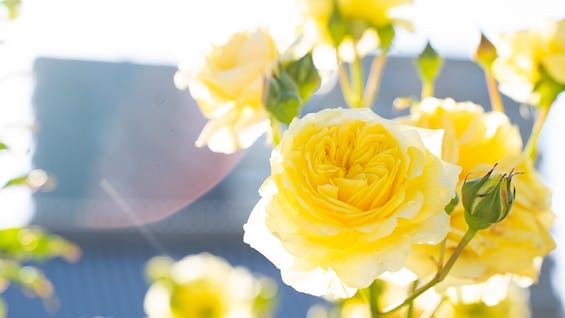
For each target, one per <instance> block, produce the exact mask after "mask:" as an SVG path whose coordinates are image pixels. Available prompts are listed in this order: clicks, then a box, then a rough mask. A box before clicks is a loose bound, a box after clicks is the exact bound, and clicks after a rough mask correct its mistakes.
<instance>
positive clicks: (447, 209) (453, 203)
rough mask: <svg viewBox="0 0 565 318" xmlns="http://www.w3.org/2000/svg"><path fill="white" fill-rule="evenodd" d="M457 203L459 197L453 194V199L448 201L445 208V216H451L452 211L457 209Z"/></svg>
mask: <svg viewBox="0 0 565 318" xmlns="http://www.w3.org/2000/svg"><path fill="white" fill-rule="evenodd" d="M458 203H459V196H458V195H457V194H455V196H454V197H453V199H451V201H449V203H448V204H447V205H446V206H445V213H447V215H451V213H453V210H455V207H457V204H458Z"/></svg>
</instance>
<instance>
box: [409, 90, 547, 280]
mask: <svg viewBox="0 0 565 318" xmlns="http://www.w3.org/2000/svg"><path fill="white" fill-rule="evenodd" d="M401 121H402V122H408V123H411V124H414V125H415V126H419V127H422V128H434V129H435V128H441V127H444V129H445V137H444V152H443V156H444V157H443V159H444V160H446V161H448V162H451V163H454V164H458V165H460V166H462V168H463V170H462V172H461V175H460V184H459V186H460V185H461V183H462V182H463V180H464V178H465V177H467V176H470V177H477V176H481V175H484V174H485V173H486V172H488V171H489V170H490V169H491V168H492V166H493V164H495V163H499V165H498V167H497V169H496V170H497V171H500V172H506V173H508V172H510V171H511V170H512V169H513V168H514V169H515V171H519V172H523V174H520V175H517V176H516V177H514V178H513V184H514V185H515V187H516V201H515V202H514V205H513V207H512V209H511V211H510V213H509V215H508V217H507V218H506V219H505V220H503V221H502V222H500V223H498V224H496V225H493V226H491V227H490V228H488V229H486V230H483V231H480V232H479V233H478V234H477V235H476V236H475V238H474V239H473V240H472V241H471V243H470V244H469V245H468V246H467V247H466V248H465V250H464V252H463V254H462V256H461V257H460V259H458V260H457V263H456V264H455V267H454V268H453V269H452V271H451V272H450V281H451V282H455V281H457V280H461V281H462V282H467V283H469V282H477V281H478V282H482V281H485V280H486V279H488V278H489V277H491V276H492V275H495V274H513V275H515V276H516V277H519V278H525V280H524V282H525V283H531V282H533V281H535V280H536V279H537V275H538V270H539V265H540V264H541V259H542V258H543V257H544V256H545V255H547V254H548V253H549V252H550V251H551V250H552V249H553V248H554V246H555V243H554V242H553V239H552V238H551V236H550V233H549V228H550V226H551V224H552V220H553V213H552V211H551V207H550V196H551V194H550V191H549V190H548V189H547V187H546V186H545V185H544V184H543V182H542V181H541V179H540V178H539V176H538V175H537V172H536V170H535V169H534V167H533V166H532V163H531V161H530V160H529V159H527V158H526V157H524V156H522V155H521V154H520V151H521V139H520V135H519V132H518V130H517V129H516V128H515V127H513V126H511V125H510V122H509V120H508V119H507V118H506V116H504V115H502V114H500V113H498V112H496V113H486V114H485V113H484V112H483V111H482V108H481V107H480V106H478V105H475V104H471V103H455V102H454V101H452V100H443V101H441V100H436V99H427V100H425V101H424V102H423V103H422V105H421V106H420V107H418V108H415V109H414V110H413V113H412V114H411V116H410V117H409V118H403V119H401ZM450 224H451V229H450V232H449V234H448V239H447V250H448V252H451V251H452V250H453V249H454V248H455V246H456V244H457V243H458V242H459V241H460V240H461V237H462V236H463V234H464V233H465V231H466V230H467V224H466V222H465V217H464V210H463V207H462V205H461V203H459V205H458V206H457V207H456V209H455V210H454V211H453V213H452V214H451V219H450ZM438 249H439V247H438V246H436V247H431V246H418V247H416V248H415V249H414V253H412V254H411V257H410V261H409V267H410V269H412V270H413V271H414V272H416V273H418V274H419V275H421V276H427V275H431V274H433V273H435V271H436V269H437V267H436V264H435V263H434V262H433V261H432V258H434V257H436V256H437V255H439V250H438Z"/></svg>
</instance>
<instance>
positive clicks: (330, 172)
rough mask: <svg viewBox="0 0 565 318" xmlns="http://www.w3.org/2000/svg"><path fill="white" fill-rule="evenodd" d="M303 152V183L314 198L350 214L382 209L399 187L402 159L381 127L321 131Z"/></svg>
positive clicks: (359, 123)
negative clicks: (305, 164) (310, 188)
mask: <svg viewBox="0 0 565 318" xmlns="http://www.w3.org/2000/svg"><path fill="white" fill-rule="evenodd" d="M305 148H306V149H305V153H306V158H305V159H306V161H307V162H308V166H309V169H308V171H307V173H306V178H307V179H308V180H306V181H307V182H308V183H309V184H311V185H312V186H313V187H315V189H314V190H315V192H316V193H315V195H318V196H322V197H325V198H328V199H330V200H333V201H337V202H336V204H338V205H340V203H341V204H346V205H348V206H351V207H355V208H356V209H353V210H352V209H349V210H350V211H353V212H360V213H363V212H366V211H369V210H372V209H375V208H378V207H381V206H383V205H384V204H386V203H387V202H388V201H389V199H390V196H391V192H392V190H393V189H394V187H395V185H396V184H398V180H397V179H398V171H399V168H400V167H401V166H402V157H403V156H402V154H401V151H400V147H399V145H398V143H397V141H396V139H395V138H393V137H392V136H391V134H390V133H389V132H388V131H387V130H386V129H385V128H384V127H383V126H382V125H374V124H370V123H367V122H363V121H355V122H350V123H348V124H346V125H340V126H329V127H324V128H322V130H320V131H319V132H318V134H317V136H313V138H311V139H310V140H309V141H308V143H307V144H306V145H305ZM349 214H351V213H349Z"/></svg>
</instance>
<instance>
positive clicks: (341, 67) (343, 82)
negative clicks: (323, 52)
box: [335, 49, 351, 104]
mask: <svg viewBox="0 0 565 318" xmlns="http://www.w3.org/2000/svg"><path fill="white" fill-rule="evenodd" d="M335 59H336V62H337V74H338V78H339V84H340V86H341V91H342V93H343V98H344V99H345V102H346V103H348V104H350V102H349V100H350V98H351V97H350V96H351V86H350V83H349V77H348V76H347V71H346V69H345V64H344V62H343V60H342V59H341V57H340V56H339V50H338V49H336V50H335Z"/></svg>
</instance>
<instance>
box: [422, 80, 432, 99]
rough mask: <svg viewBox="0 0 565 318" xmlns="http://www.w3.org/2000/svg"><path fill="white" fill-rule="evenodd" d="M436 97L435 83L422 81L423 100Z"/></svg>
mask: <svg viewBox="0 0 565 318" xmlns="http://www.w3.org/2000/svg"><path fill="white" fill-rule="evenodd" d="M433 96H434V82H433V81H422V96H421V99H422V100H423V99H425V98H427V97H433Z"/></svg>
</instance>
